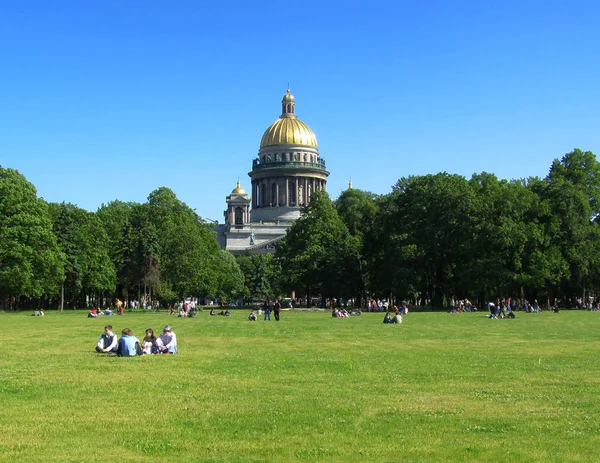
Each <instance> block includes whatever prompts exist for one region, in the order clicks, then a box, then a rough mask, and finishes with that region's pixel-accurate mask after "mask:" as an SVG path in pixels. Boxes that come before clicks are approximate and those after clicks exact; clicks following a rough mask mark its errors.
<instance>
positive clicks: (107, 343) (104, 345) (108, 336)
mask: <svg viewBox="0 0 600 463" xmlns="http://www.w3.org/2000/svg"><path fill="white" fill-rule="evenodd" d="M112 329H113V327H112V325H106V326H105V327H104V333H103V334H102V335H101V336H100V339H98V345H97V346H96V352H99V353H101V354H116V353H117V335H116V334H115V333H113V332H112Z"/></svg>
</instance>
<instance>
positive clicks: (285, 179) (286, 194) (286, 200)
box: [283, 177, 290, 206]
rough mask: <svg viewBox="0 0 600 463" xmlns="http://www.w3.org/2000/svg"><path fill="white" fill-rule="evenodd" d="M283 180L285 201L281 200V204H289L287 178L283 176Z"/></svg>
mask: <svg viewBox="0 0 600 463" xmlns="http://www.w3.org/2000/svg"><path fill="white" fill-rule="evenodd" d="M283 181H284V182H285V201H284V202H283V204H284V205H285V206H289V201H288V196H289V194H290V192H289V188H288V179H287V177H283Z"/></svg>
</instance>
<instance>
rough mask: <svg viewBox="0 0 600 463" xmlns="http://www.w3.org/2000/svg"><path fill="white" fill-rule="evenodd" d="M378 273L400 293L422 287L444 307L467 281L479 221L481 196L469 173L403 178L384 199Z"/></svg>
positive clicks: (389, 287) (386, 286)
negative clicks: (476, 190) (479, 197)
mask: <svg viewBox="0 0 600 463" xmlns="http://www.w3.org/2000/svg"><path fill="white" fill-rule="evenodd" d="M380 209H381V217H380V221H381V222H380V227H381V230H382V232H381V233H382V234H381V237H380V240H379V242H380V245H379V253H378V259H379V261H378V269H379V271H378V278H379V279H380V281H382V282H384V288H382V289H383V290H385V291H389V293H390V294H394V295H396V296H399V297H405V296H406V295H407V293H409V292H413V291H418V292H419V293H421V294H425V295H426V297H427V298H429V299H431V301H432V303H433V304H434V305H435V306H438V307H441V306H442V304H443V300H444V299H446V300H449V299H450V298H451V297H453V296H454V295H455V293H456V292H457V291H459V290H460V286H461V283H464V273H465V271H466V269H467V266H468V264H469V259H471V257H472V254H471V243H472V240H473V233H474V230H475V229H476V226H477V223H476V222H477V221H476V215H477V211H478V204H477V198H476V196H475V194H474V192H473V190H472V189H471V188H470V186H469V183H468V182H467V181H466V180H465V178H464V177H461V176H459V175H450V174H447V173H441V174H436V175H426V176H421V177H409V178H403V179H401V180H399V181H398V182H397V183H396V185H395V187H394V191H393V192H392V194H390V195H389V197H387V198H384V199H382V201H381V205H380Z"/></svg>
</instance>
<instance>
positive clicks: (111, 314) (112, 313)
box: [104, 309, 115, 317]
mask: <svg viewBox="0 0 600 463" xmlns="http://www.w3.org/2000/svg"><path fill="white" fill-rule="evenodd" d="M114 314H115V313H114V312H113V311H112V310H110V309H104V315H108V316H109V317H110V316H113V315H114Z"/></svg>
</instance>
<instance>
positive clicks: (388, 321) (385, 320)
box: [383, 312, 392, 323]
mask: <svg viewBox="0 0 600 463" xmlns="http://www.w3.org/2000/svg"><path fill="white" fill-rule="evenodd" d="M383 323H392V317H391V316H390V313H389V312H386V313H385V317H383Z"/></svg>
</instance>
